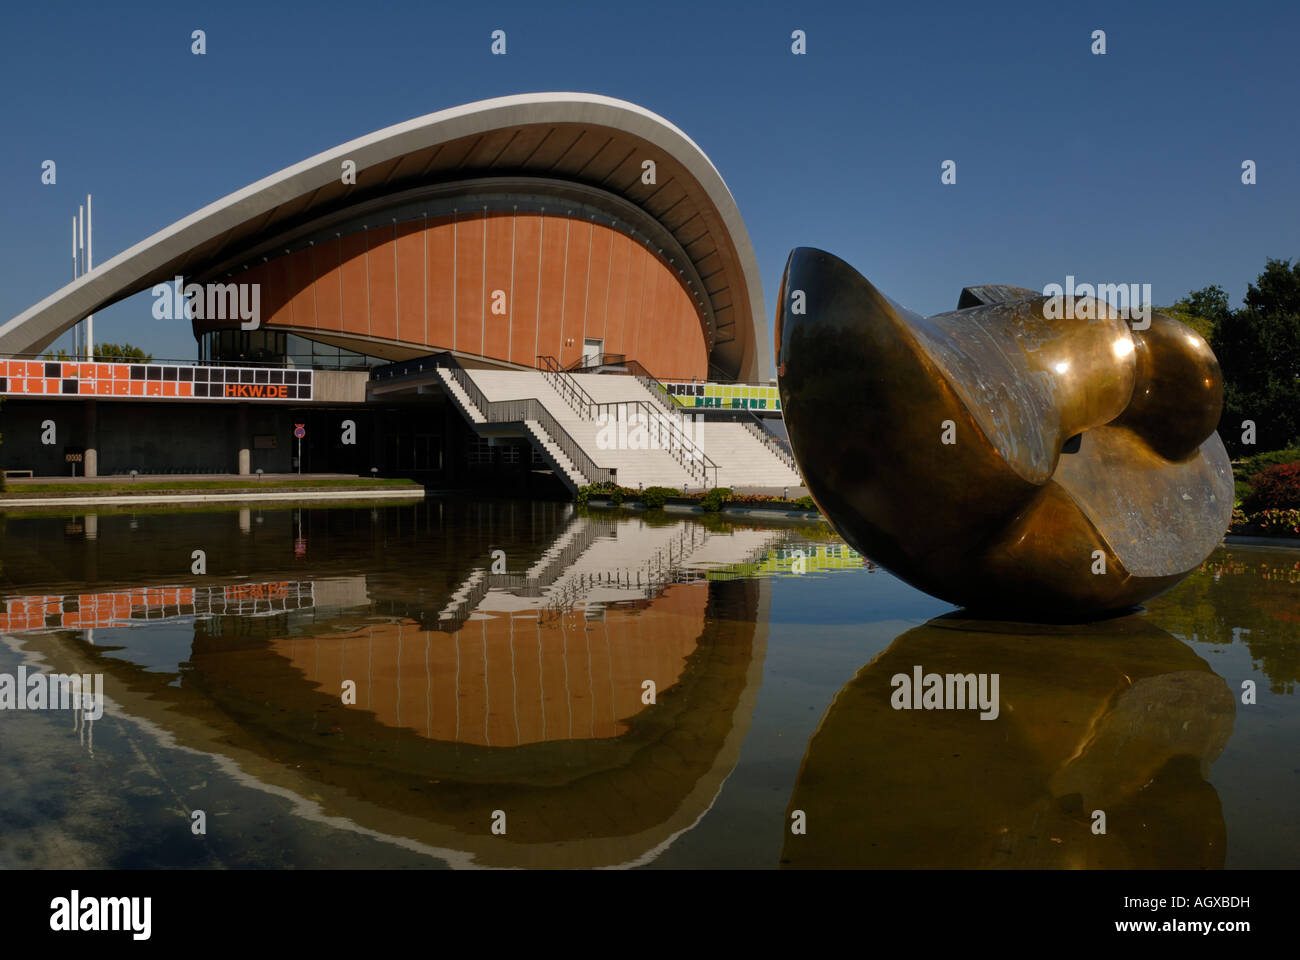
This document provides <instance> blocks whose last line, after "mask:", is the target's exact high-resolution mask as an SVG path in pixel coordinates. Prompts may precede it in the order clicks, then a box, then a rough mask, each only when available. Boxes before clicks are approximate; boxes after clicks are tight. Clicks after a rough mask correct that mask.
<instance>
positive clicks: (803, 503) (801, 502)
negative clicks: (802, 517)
mask: <svg viewBox="0 0 1300 960" xmlns="http://www.w3.org/2000/svg"><path fill="white" fill-rule="evenodd" d="M794 504H795V506H797V507H799V508H800V509H803V510H816V509H817V504H816V503H815V502H814V501H813V498H812V497H800V498H799V499H798V500H796V501H795V502H794Z"/></svg>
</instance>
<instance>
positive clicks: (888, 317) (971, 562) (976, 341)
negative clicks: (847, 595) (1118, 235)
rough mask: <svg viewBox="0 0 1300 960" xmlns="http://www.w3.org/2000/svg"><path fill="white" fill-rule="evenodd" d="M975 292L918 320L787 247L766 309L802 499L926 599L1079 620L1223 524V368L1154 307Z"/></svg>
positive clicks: (1168, 568) (1168, 578)
mask: <svg viewBox="0 0 1300 960" xmlns="http://www.w3.org/2000/svg"><path fill="white" fill-rule="evenodd" d="M1059 305H1060V304H1059V301H1049V298H1047V297H1042V296H1039V295H1038V294H1036V293H1034V292H1033V291H1031V290H1025V289H1022V288H1018V287H975V288H969V289H967V290H965V291H963V292H962V296H961V299H960V301H959V303H958V309H957V310H956V311H953V312H951V313H944V314H939V315H937V316H934V317H929V318H924V317H920V316H918V315H917V314H915V313H912V312H911V311H909V310H905V309H904V308H902V307H900V306H898V305H897V304H895V303H894V302H893V301H891V300H889V299H887V298H886V297H885V296H883V295H882V294H881V293H880V292H879V291H877V290H876V289H875V287H873V286H872V285H871V284H870V283H868V282H867V281H866V280H865V279H863V278H862V276H861V275H859V274H858V273H857V271H855V270H854V269H853V268H852V267H850V266H849V265H848V264H846V263H844V262H843V261H842V260H839V259H837V258H836V257H833V256H831V255H830V254H827V253H824V252H822V251H820V250H812V249H808V248H799V249H796V250H795V251H794V252H793V253H791V255H790V259H789V262H788V263H787V264H786V271H785V276H784V278H783V280H782V287H781V307H780V309H779V310H778V312H777V329H776V346H777V363H778V372H779V377H780V389H781V403H782V407H783V409H784V413H785V422H786V426H787V428H788V430H789V434H790V442H791V445H792V446H793V448H794V452H795V455H796V457H797V459H798V461H799V466H800V469H801V470H802V472H803V474H804V477H805V480H806V482H807V484H808V487H809V489H810V491H811V492H812V495H813V497H814V498H815V499H816V501H817V503H818V505H819V506H820V507H821V508H822V510H823V511H824V512H825V513H826V515H827V517H828V518H829V519H830V520H831V522H832V523H833V524H834V525H835V526H836V529H837V530H838V531H839V532H840V533H841V535H842V536H843V537H844V538H845V539H846V540H847V541H849V543H851V544H852V545H853V546H854V547H856V548H857V549H859V550H860V551H861V552H862V553H864V554H866V555H867V556H869V557H871V558H872V559H873V560H877V561H879V562H880V563H881V564H883V565H884V566H886V567H888V568H889V569H890V570H892V571H893V572H894V573H896V574H897V575H898V576H900V577H902V578H903V579H904V580H907V581H908V582H909V583H912V584H913V585H915V586H917V587H920V588H921V589H923V590H925V591H927V592H929V593H932V594H935V595H936V596H939V597H942V598H944V599H946V600H950V601H952V602H954V603H958V604H962V605H964V606H969V607H978V608H986V609H987V608H992V609H998V610H1001V611H1003V612H1004V613H1009V614H1010V615H1014V616H1037V617H1040V618H1052V617H1071V618H1079V617H1088V616H1096V615H1100V614H1102V613H1105V612H1107V611H1114V610H1118V609H1122V608H1125V607H1128V606H1132V605H1133V604H1136V603H1139V602H1141V601H1142V600H1144V599H1146V598H1148V597H1150V596H1153V595H1154V594H1156V593H1159V592H1160V591H1162V590H1164V589H1167V588H1168V587H1170V586H1172V585H1173V584H1174V583H1177V582H1178V581H1179V580H1180V579H1182V578H1183V577H1184V576H1186V575H1187V574H1188V573H1189V572H1191V571H1192V570H1193V569H1195V568H1196V567H1197V566H1198V565H1199V564H1200V562H1201V561H1202V560H1203V559H1204V558H1205V556H1206V555H1207V554H1208V553H1209V552H1210V551H1211V550H1212V549H1213V548H1214V547H1215V545H1217V544H1218V543H1219V541H1220V539H1221V537H1222V535H1223V532H1224V531H1225V530H1226V529H1227V526H1228V521H1229V518H1230V515H1231V512H1232V475H1231V471H1230V469H1229V464H1228V457H1227V454H1226V453H1225V451H1224V448H1223V443H1222V442H1221V441H1220V440H1219V437H1218V434H1216V433H1215V432H1214V428H1215V425H1216V424H1217V422H1218V419H1219V413H1220V408H1221V405H1222V397H1223V386H1222V382H1221V379H1220V374H1219V365H1218V361H1217V360H1216V359H1215V357H1214V354H1213V353H1212V352H1211V351H1210V348H1209V346H1208V344H1206V342H1205V340H1204V339H1202V338H1201V336H1200V335H1199V334H1197V333H1196V332H1195V331H1193V330H1192V329H1190V328H1189V327H1186V326H1184V325H1183V324H1180V323H1178V322H1177V321H1176V320H1172V319H1170V318H1168V317H1165V316H1162V315H1160V314H1155V313H1153V314H1151V315H1150V326H1149V327H1148V328H1147V329H1144V330H1136V329H1134V330H1130V328H1129V325H1128V324H1127V323H1126V322H1125V321H1124V320H1122V319H1119V318H1117V317H1106V316H1104V312H1105V311H1104V307H1105V305H1104V304H1100V303H1099V302H1098V301H1095V300H1091V299H1088V300H1086V301H1085V300H1079V301H1075V302H1071V303H1069V304H1067V305H1068V306H1070V307H1072V308H1073V309H1074V310H1075V311H1077V312H1074V313H1070V314H1067V315H1069V316H1078V315H1079V314H1080V313H1083V312H1085V310H1086V311H1088V312H1090V314H1091V315H1092V316H1097V314H1098V313H1102V314H1103V317H1102V318H1100V319H1069V320H1066V319H1052V317H1053V316H1054V313H1053V308H1055V307H1057V306H1059Z"/></svg>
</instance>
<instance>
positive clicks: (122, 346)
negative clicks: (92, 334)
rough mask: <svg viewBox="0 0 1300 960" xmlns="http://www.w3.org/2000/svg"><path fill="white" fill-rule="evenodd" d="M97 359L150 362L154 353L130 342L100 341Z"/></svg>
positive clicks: (96, 352) (96, 349)
mask: <svg viewBox="0 0 1300 960" xmlns="http://www.w3.org/2000/svg"><path fill="white" fill-rule="evenodd" d="M95 359H96V360H104V361H109V360H122V361H129V362H135V363H148V362H149V361H150V360H152V359H153V354H152V353H145V352H144V351H143V350H141V349H140V348H139V347H135V346H132V345H131V344H129V343H99V344H96V345H95Z"/></svg>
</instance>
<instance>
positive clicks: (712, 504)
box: [700, 487, 731, 513]
mask: <svg viewBox="0 0 1300 960" xmlns="http://www.w3.org/2000/svg"><path fill="white" fill-rule="evenodd" d="M730 497H731V488H730V487H714V488H713V489H712V490H710V491H709V492H708V493H706V494H705V495H704V496H703V497H701V498H700V506H701V507H703V508H704V512H705V513H717V512H718V511H719V510H721V509H722V508H723V507H724V506H726V503H727V500H728V499H730Z"/></svg>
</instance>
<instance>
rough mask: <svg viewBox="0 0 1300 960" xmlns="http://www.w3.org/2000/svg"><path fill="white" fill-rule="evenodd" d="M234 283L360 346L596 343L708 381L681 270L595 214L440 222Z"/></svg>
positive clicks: (567, 348)
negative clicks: (257, 289) (251, 286)
mask: <svg viewBox="0 0 1300 960" xmlns="http://www.w3.org/2000/svg"><path fill="white" fill-rule="evenodd" d="M230 279H231V280H234V281H237V282H240V283H260V284H261V308H262V309H261V312H262V324H263V326H269V327H272V328H278V329H283V330H289V331H296V332H301V333H303V334H304V335H306V336H309V337H310V336H312V334H331V335H334V336H335V337H347V338H353V337H355V338H357V339H356V340H355V341H349V342H348V346H349V347H350V348H351V349H355V350H358V351H360V352H364V353H369V354H372V355H376V356H386V357H389V358H391V359H402V358H405V357H410V356H416V355H418V353H419V352H435V351H440V350H455V351H457V352H461V353H466V354H473V355H478V356H483V357H487V358H491V359H494V360H501V361H505V362H507V363H514V364H522V365H526V366H533V365H535V363H536V358H537V357H538V356H552V357H556V358H557V359H559V361H560V362H561V363H562V364H565V365H566V366H567V365H568V364H570V363H572V362H573V361H575V360H578V359H579V358H580V357H581V356H582V352H583V341H584V339H594V340H599V341H601V342H602V345H603V350H604V351H605V352H606V353H621V354H625V355H626V356H628V357H629V358H632V359H635V360H638V361H640V362H641V363H642V364H644V365H645V367H646V368H647V369H649V370H650V372H651V373H653V374H655V375H656V376H658V377H660V378H678V379H691V378H703V377H705V376H706V375H707V364H708V348H707V345H706V342H705V335H704V329H703V326H702V324H701V321H700V316H699V313H698V312H697V310H696V305H695V302H694V300H693V299H692V297H691V294H690V293H689V292H688V290H687V289H686V287H685V286H684V285H683V284H682V283H681V282H680V278H679V277H678V274H677V272H676V270H675V268H674V267H673V266H672V265H670V264H669V263H668V262H667V261H666V260H665V259H663V257H662V256H661V255H660V254H659V253H658V251H657V250H654V249H651V248H650V247H648V246H646V245H645V243H644V242H642V241H639V240H638V239H636V238H634V237H633V236H630V235H629V234H627V233H624V232H622V231H620V230H618V229H615V228H613V227H610V226H608V225H605V224H602V223H598V222H594V221H593V220H590V219H581V218H578V217H568V216H565V215H563V214H551V213H541V212H538V211H514V212H496V211H490V210H488V211H485V210H481V209H480V210H477V211H465V212H458V213H456V214H453V215H449V216H439V217H433V216H430V217H427V218H424V219H420V220H413V221H407V222H402V223H389V224H387V225H384V226H373V227H368V228H366V229H364V230H361V231H359V232H354V233H349V234H346V235H344V236H341V237H338V238H335V239H332V240H330V241H327V242H316V243H315V244H314V245H313V246H309V247H306V248H304V249H300V250H297V251H294V252H293V253H290V254H288V255H283V256H280V257H278V258H276V259H273V260H270V261H268V262H266V263H262V264H259V265H257V266H256V267H252V268H250V269H249V270H247V271H244V272H240V273H238V274H236V275H234V276H233V277H232V278H230ZM494 306H495V308H496V309H495V312H494ZM502 311H503V312H502ZM331 342H332V341H331ZM412 347H414V348H416V349H415V350H412V349H411V348H412ZM385 348H387V349H385Z"/></svg>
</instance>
